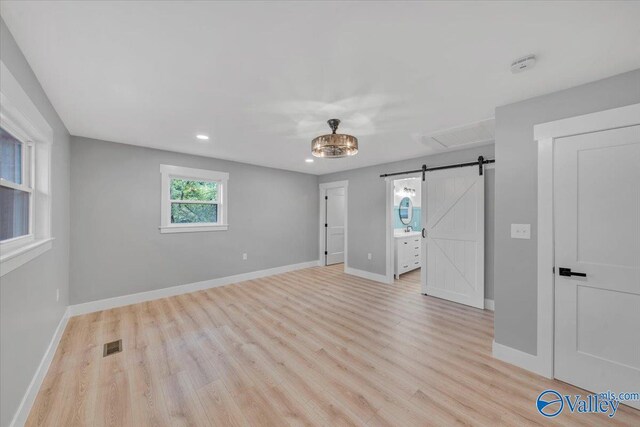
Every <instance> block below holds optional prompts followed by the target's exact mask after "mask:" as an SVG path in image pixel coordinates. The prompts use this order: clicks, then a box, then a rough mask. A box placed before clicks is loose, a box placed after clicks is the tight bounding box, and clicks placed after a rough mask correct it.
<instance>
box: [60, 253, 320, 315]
mask: <svg viewBox="0 0 640 427" xmlns="http://www.w3.org/2000/svg"><path fill="white" fill-rule="evenodd" d="M317 266H318V261H308V262H303V263H300V264H290V265H284V266H282V267H274V268H268V269H266V270H258V271H251V272H249V273H242V274H236V275H234V276H227V277H220V278H217V279H211V280H204V281H202V282H195V283H188V284H186V285H178V286H171V287H168V288H162V289H156V290H153V291H148V292H140V293H137V294H130V295H123V296H120V297H114V298H106V299H101V300H97V301H91V302H85V303H82V304H74V305H70V306H69V311H70V315H71V316H78V315H81V314H87V313H93V312H96V311H101V310H108V309H110V308H116V307H123V306H125V305H131V304H137V303H140V302H145V301H152V300H155V299H160V298H167V297H172V296H175V295H181V294H186V293H189V292H195V291H200V290H203V289H210V288H217V287H219V286H226V285H230V284H233V283H238V282H244V281H246V280H254V279H259V278H261V277H267V276H273V275H274V274H282V273H287V272H289V271H295V270H301V269H303V268H309V267H317Z"/></svg>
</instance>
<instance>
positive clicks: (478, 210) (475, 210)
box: [422, 167, 484, 309]
mask: <svg viewBox="0 0 640 427" xmlns="http://www.w3.org/2000/svg"><path fill="white" fill-rule="evenodd" d="M424 185H425V186H426V191H425V192H426V204H425V203H423V204H422V206H423V224H425V227H424V228H425V234H426V238H425V239H423V242H424V245H423V253H424V254H426V256H425V258H426V263H423V265H425V269H426V274H424V273H423V274H422V292H423V293H424V294H427V295H431V296H434V297H438V298H443V299H447V300H450V301H454V302H457V303H461V304H466V305H470V306H472V307H477V308H481V309H484V175H480V174H479V173H478V168H477V167H463V168H456V169H445V170H440V171H433V172H428V173H427V176H426V182H425V184H424ZM423 200H425V199H423Z"/></svg>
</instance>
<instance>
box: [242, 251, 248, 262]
mask: <svg viewBox="0 0 640 427" xmlns="http://www.w3.org/2000/svg"><path fill="white" fill-rule="evenodd" d="M242 259H243V260H244V261H246V260H247V254H246V253H244V254H242Z"/></svg>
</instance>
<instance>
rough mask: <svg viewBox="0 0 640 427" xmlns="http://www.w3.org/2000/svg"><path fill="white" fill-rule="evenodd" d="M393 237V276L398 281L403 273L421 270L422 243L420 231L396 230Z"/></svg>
mask: <svg viewBox="0 0 640 427" xmlns="http://www.w3.org/2000/svg"><path fill="white" fill-rule="evenodd" d="M393 237H394V240H395V251H394V252H395V259H394V269H393V274H394V275H395V277H396V279H397V278H399V277H400V275H401V274H402V273H406V272H407V271H411V270H415V269H416V268H420V262H421V261H420V260H421V255H422V242H421V236H420V232H419V231H410V232H405V231H404V230H396V231H395V232H394V235H393Z"/></svg>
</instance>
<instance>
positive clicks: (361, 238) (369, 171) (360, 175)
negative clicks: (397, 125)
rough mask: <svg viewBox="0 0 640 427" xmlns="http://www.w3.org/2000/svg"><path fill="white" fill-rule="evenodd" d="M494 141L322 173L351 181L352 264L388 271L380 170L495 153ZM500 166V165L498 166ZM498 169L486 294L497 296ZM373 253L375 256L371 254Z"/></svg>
mask: <svg viewBox="0 0 640 427" xmlns="http://www.w3.org/2000/svg"><path fill="white" fill-rule="evenodd" d="M493 153H494V150H493V145H487V146H484V147H476V148H473V149H468V150H461V151H453V152H449V153H442V154H435V155H432V156H424V157H418V158H415V159H410V160H403V161H400V162H393V163H386V164H382V165H376V166H369V167H366V168H361V169H354V170H350V171H345V172H337V173H332V174H328V175H322V176H321V177H320V182H321V183H323V182H332V181H342V180H348V181H349V198H348V203H349V205H348V206H347V209H348V213H349V214H348V221H349V224H348V233H349V235H348V236H347V241H348V245H349V248H348V257H349V259H348V264H349V267H351V268H357V269H359V270H364V271H368V272H371V273H376V274H383V275H384V274H386V262H385V252H386V235H385V228H386V216H385V203H386V200H385V199H386V187H385V180H384V179H383V178H380V174H382V173H388V172H398V171H403V170H410V169H419V168H420V167H421V166H422V164H423V163H424V164H427V165H431V166H437V165H446V164H451V163H460V162H468V161H474V160H477V158H478V156H479V155H483V156H485V157H486V158H492V157H493ZM496 167H497V168H498V167H500V166H499V165H498V166H496ZM494 172H495V171H493V170H488V171H487V174H486V179H485V191H486V193H485V256H486V258H485V297H486V298H493V239H494V228H493V221H494V220H493V216H494V210H493V204H494V199H493V198H494V194H495V193H494V190H493V183H494ZM368 253H371V258H372V259H371V260H369V259H367V254H368Z"/></svg>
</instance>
